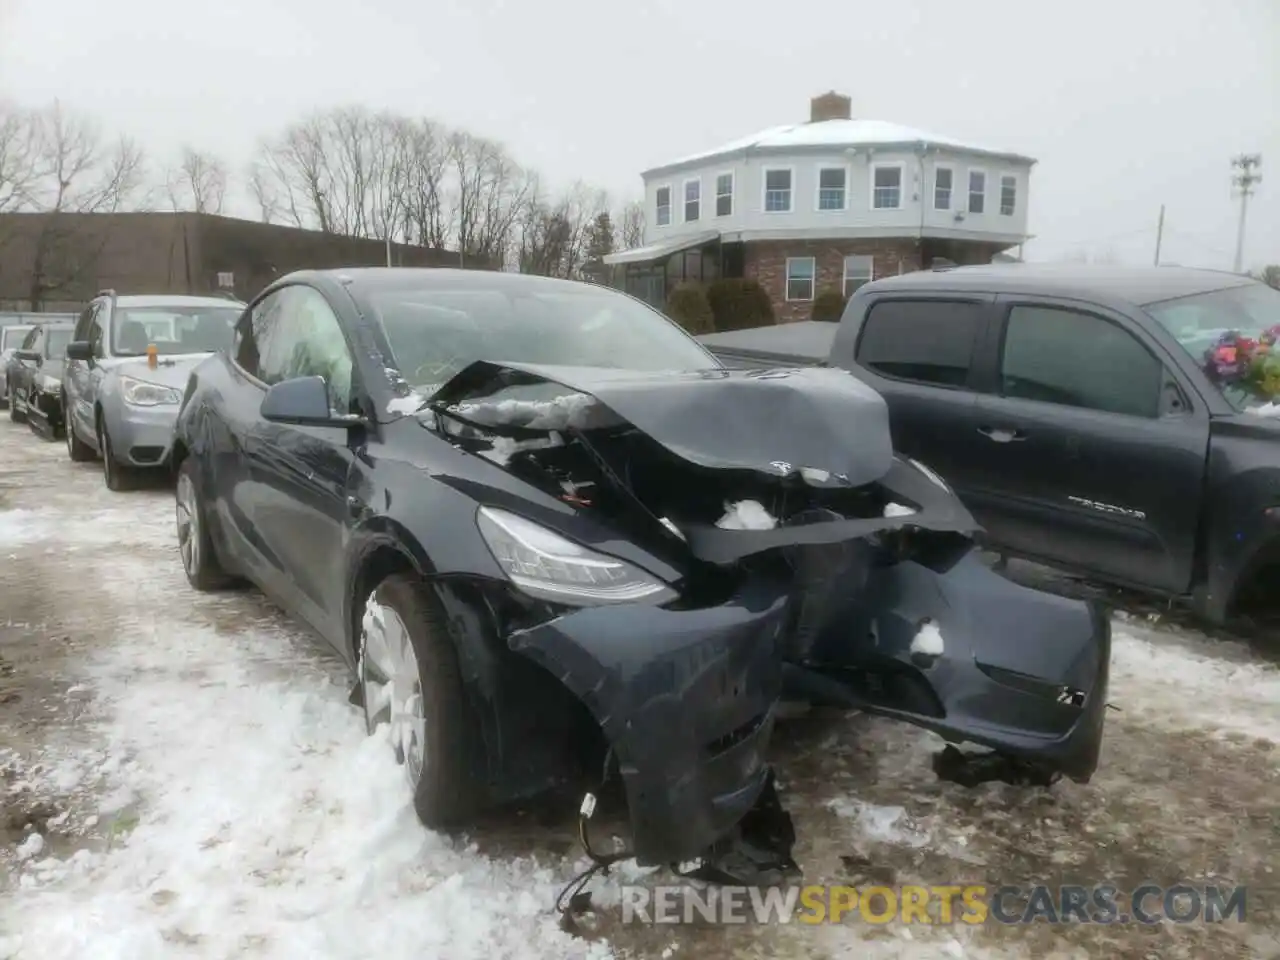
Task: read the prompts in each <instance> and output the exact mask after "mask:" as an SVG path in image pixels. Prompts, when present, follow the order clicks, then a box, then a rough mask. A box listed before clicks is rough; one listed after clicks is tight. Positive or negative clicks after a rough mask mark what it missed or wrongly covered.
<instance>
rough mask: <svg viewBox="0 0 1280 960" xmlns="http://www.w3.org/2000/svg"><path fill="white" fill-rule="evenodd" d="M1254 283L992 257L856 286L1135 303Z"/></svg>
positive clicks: (1189, 272)
mask: <svg viewBox="0 0 1280 960" xmlns="http://www.w3.org/2000/svg"><path fill="white" fill-rule="evenodd" d="M1253 283H1257V281H1256V280H1253V279H1252V278H1250V277H1245V276H1241V275H1240V274H1237V273H1227V272H1225V271H1221V270H1204V269H1199V268H1196V267H1173V266H1169V267H1155V266H1152V267H1125V266H1111V265H1103V264H1093V263H991V264H983V265H981V266H971V267H951V268H947V269H941V270H919V271H916V272H914V273H904V274H902V275H901V276H897V277H886V278H885V279H883V280H875V281H873V282H872V283H869V284H865V285H864V286H863V287H862V288H861V290H859V292H860V293H861V292H862V291H863V290H865V291H867V292H875V291H913V290H919V291H923V290H955V291H963V292H972V293H997V294H998V293H1031V294H1044V295H1048V296H1061V297H1077V298H1078V297H1081V296H1084V297H1087V298H1089V299H1093V300H1098V301H1105V300H1124V301H1128V302H1129V303H1133V304H1137V305H1138V306H1146V305H1148V304H1152V303H1159V302H1161V301H1163V300H1175V299H1178V298H1179V297H1189V296H1194V295H1195V294H1198V293H1209V292H1211V291H1214V290H1225V289H1229V288H1231V287H1241V286H1247V285H1249V284H1253Z"/></svg>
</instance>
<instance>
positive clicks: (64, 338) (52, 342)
mask: <svg viewBox="0 0 1280 960" xmlns="http://www.w3.org/2000/svg"><path fill="white" fill-rule="evenodd" d="M72 333H73V330H72V328H71V327H49V328H47V329H46V330H45V332H44V355H45V356H46V357H48V358H49V359H51V360H65V359H66V358H67V344H68V343H70V342H71V334H72Z"/></svg>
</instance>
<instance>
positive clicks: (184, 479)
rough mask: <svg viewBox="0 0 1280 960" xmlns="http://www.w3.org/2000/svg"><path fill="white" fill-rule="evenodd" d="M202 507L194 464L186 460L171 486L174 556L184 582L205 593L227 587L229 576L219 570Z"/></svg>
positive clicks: (230, 579) (219, 565)
mask: <svg viewBox="0 0 1280 960" xmlns="http://www.w3.org/2000/svg"><path fill="white" fill-rule="evenodd" d="M204 507H205V505H204V498H203V496H202V495H201V493H200V484H199V482H198V477H197V475H196V468H195V463H194V461H192V459H191V458H190V457H188V458H187V459H185V460H183V461H182V465H181V466H180V467H178V480H177V483H176V485H175V487H174V523H175V527H176V532H177V535H178V553H179V555H180V556H181V557H182V569H183V571H184V572H185V573H186V575H187V582H188V583H190V584H191V585H192V586H193V587H195V588H196V589H197V590H199V591H201V592H203V593H208V592H211V591H214V590H222V589H224V588H225V587H228V586H230V585H231V583H232V577H231V576H229V575H228V574H227V572H226V570H224V569H223V567H222V563H221V562H220V561H219V560H218V554H217V553H216V552H214V548H213V539H212V538H211V537H210V536H209V524H208V523H207V521H206V516H207V514H206V512H205V508H204Z"/></svg>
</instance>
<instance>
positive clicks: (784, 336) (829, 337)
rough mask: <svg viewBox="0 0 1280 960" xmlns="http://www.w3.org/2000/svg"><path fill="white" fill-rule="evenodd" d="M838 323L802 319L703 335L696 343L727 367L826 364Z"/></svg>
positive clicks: (838, 326)
mask: <svg viewBox="0 0 1280 960" xmlns="http://www.w3.org/2000/svg"><path fill="white" fill-rule="evenodd" d="M838 329H840V324H838V323H824V322H821V321H818V320H801V321H799V322H797V323H780V324H777V325H776V326H770V327H753V328H751V329H749V330H727V331H725V332H723V333H705V334H703V335H702V336H700V337H698V342H699V343H701V344H702V345H703V346H704V347H706V348H707V349H708V350H710V351H711V352H712V353H714V354H715V355H716V356H717V357H718V358H719V359H720V360H721V362H723V363H724V364H725V365H726V366H729V367H778V366H805V367H812V366H819V365H822V364H825V363H826V362H827V357H828V356H830V354H831V344H832V342H833V341H834V340H835V337H836V331H837V330H838Z"/></svg>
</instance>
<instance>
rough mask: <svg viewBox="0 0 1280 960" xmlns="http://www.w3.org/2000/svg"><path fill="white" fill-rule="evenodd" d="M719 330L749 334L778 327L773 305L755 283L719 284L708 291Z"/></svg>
mask: <svg viewBox="0 0 1280 960" xmlns="http://www.w3.org/2000/svg"><path fill="white" fill-rule="evenodd" d="M707 299H708V300H709V301H710V302H711V312H712V313H713V314H715V323H716V329H717V330H721V331H724V330H748V329H750V328H752V327H767V326H771V325H772V324H773V323H775V322H776V321H775V319H774V316H773V302H772V301H771V300H770V299H769V294H767V293H766V292H765V289H764V287H762V286H760V284H759V283H758V282H757V281H755V280H741V279H732V280H717V281H716V282H715V283H713V284H711V287H710V288H709V289H708V290H707Z"/></svg>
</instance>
